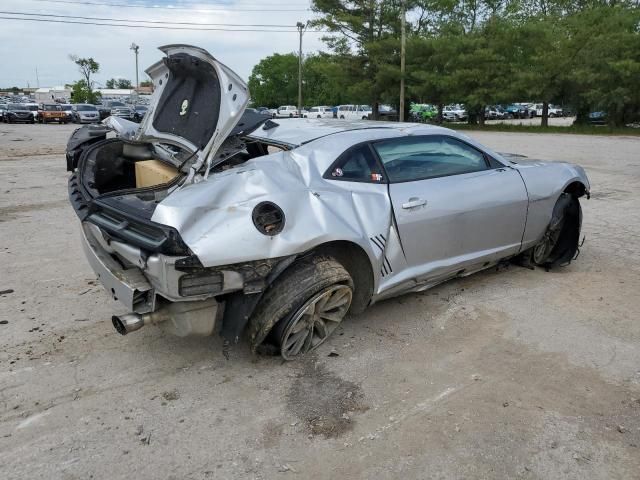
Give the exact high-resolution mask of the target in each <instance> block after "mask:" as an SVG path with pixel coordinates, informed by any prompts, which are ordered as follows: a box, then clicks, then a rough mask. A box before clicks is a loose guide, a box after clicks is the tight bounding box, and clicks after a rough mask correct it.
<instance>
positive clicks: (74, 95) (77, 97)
mask: <svg viewBox="0 0 640 480" xmlns="http://www.w3.org/2000/svg"><path fill="white" fill-rule="evenodd" d="M100 97H101V95H100V92H94V91H93V90H91V89H90V88H89V87H88V86H87V82H86V81H85V80H78V81H77V82H75V83H73V84H72V85H71V101H72V102H73V103H93V104H96V103H99V102H100Z"/></svg>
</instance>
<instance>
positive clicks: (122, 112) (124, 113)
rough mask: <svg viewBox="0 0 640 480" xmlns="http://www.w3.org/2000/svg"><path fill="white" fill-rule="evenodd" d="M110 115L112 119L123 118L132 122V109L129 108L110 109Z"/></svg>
mask: <svg viewBox="0 0 640 480" xmlns="http://www.w3.org/2000/svg"><path fill="white" fill-rule="evenodd" d="M111 115H113V116H114V117H120V118H124V119H125V120H131V121H133V120H134V113H133V109H131V108H129V107H113V108H112V109H111Z"/></svg>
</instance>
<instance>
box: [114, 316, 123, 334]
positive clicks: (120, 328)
mask: <svg viewBox="0 0 640 480" xmlns="http://www.w3.org/2000/svg"><path fill="white" fill-rule="evenodd" d="M111 323H113V328H115V329H116V332H118V333H119V334H120V335H126V334H127V328H126V327H125V326H124V323H122V320H120V317H118V316H116V315H114V316H112V317H111Z"/></svg>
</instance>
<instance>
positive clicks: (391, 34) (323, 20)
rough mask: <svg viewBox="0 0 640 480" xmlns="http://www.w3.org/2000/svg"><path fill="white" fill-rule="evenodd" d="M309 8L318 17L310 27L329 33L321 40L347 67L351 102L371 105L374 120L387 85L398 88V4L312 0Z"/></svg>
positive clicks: (371, 0) (385, 0) (377, 0)
mask: <svg viewBox="0 0 640 480" xmlns="http://www.w3.org/2000/svg"><path fill="white" fill-rule="evenodd" d="M311 8H312V10H313V11H314V12H316V13H317V14H319V15H320V17H319V18H318V19H316V20H314V21H313V22H312V25H313V26H316V27H322V28H325V29H327V30H329V32H330V33H331V34H330V35H327V36H325V37H323V40H324V41H325V42H326V43H327V45H328V46H329V48H330V49H331V50H332V51H334V52H335V53H336V54H338V55H340V56H341V57H342V58H343V59H344V65H345V66H347V67H348V68H346V69H345V73H346V74H348V75H349V79H348V84H349V85H350V89H349V90H350V92H351V93H352V95H353V99H352V101H353V102H356V103H365V102H366V103H371V105H373V107H374V118H375V117H376V115H377V110H378V108H377V107H378V105H379V103H380V101H381V99H382V98H383V97H384V96H386V95H385V94H387V93H389V88H390V85H389V81H390V80H391V79H392V80H393V83H394V85H397V86H398V88H399V76H398V72H399V68H398V67H396V66H395V64H397V65H398V66H399V55H398V53H399V52H398V50H399V47H400V41H399V37H400V36H399V32H400V11H401V8H400V2H397V1H388V0H314V1H313V3H312V5H311ZM390 60H391V61H390ZM396 96H397V95H396Z"/></svg>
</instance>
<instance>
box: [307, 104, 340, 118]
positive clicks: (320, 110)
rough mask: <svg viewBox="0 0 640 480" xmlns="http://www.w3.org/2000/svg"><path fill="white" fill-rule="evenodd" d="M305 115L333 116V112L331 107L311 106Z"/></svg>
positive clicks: (313, 116) (308, 116)
mask: <svg viewBox="0 0 640 480" xmlns="http://www.w3.org/2000/svg"><path fill="white" fill-rule="evenodd" d="M303 116H304V118H333V112H332V111H331V107H326V106H319V107H311V108H310V109H309V111H308V112H307V113H306V114H303Z"/></svg>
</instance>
